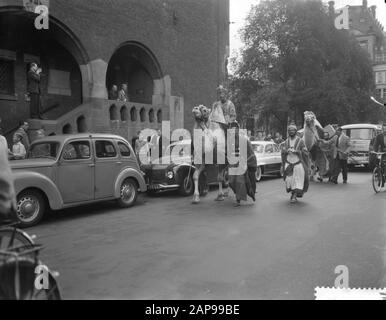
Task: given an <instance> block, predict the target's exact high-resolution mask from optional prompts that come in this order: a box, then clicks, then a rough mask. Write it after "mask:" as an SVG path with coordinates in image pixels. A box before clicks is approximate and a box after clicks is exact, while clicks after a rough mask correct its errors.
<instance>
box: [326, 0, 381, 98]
mask: <svg viewBox="0 0 386 320" xmlns="http://www.w3.org/2000/svg"><path fill="white" fill-rule="evenodd" d="M329 5H330V7H332V8H333V6H334V2H333V1H330V2H329ZM383 29H384V27H383V25H382V24H381V22H380V21H379V20H378V19H377V16H376V6H371V7H368V3H367V0H363V1H362V5H361V6H349V31H350V32H351V33H352V34H353V35H354V36H355V37H356V39H357V40H358V42H359V45H360V46H361V47H362V48H363V49H365V50H366V51H367V52H368V54H369V57H370V60H371V61H372V63H373V70H374V78H375V86H376V90H375V96H376V99H377V100H378V101H380V102H383V103H386V32H384V30H383Z"/></svg>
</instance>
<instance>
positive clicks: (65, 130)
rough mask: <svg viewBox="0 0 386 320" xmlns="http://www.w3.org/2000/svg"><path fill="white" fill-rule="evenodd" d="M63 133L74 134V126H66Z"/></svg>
mask: <svg viewBox="0 0 386 320" xmlns="http://www.w3.org/2000/svg"><path fill="white" fill-rule="evenodd" d="M62 133H63V134H72V133H73V130H72V125H71V124H70V123H67V124H65V125H64V126H63V128H62Z"/></svg>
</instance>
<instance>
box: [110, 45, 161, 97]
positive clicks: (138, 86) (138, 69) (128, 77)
mask: <svg viewBox="0 0 386 320" xmlns="http://www.w3.org/2000/svg"><path fill="white" fill-rule="evenodd" d="M162 79H163V73H162V70H161V66H160V64H159V62H158V60H157V58H156V57H155V55H154V54H153V53H152V51H151V50H150V49H149V48H147V47H146V46H145V45H143V44H141V43H139V42H135V41H128V42H125V43H122V44H121V45H120V46H118V48H117V49H116V50H115V51H114V53H113V54H112V56H111V58H110V61H109V63H108V66H107V72H106V88H111V86H112V85H113V84H115V85H118V86H120V85H121V84H122V83H127V84H128V95H129V100H130V101H133V102H138V103H146V104H151V103H152V99H153V95H154V94H155V93H156V92H158V91H160V88H159V82H160V80H162Z"/></svg>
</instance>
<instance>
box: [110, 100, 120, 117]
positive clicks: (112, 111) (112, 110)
mask: <svg viewBox="0 0 386 320" xmlns="http://www.w3.org/2000/svg"><path fill="white" fill-rule="evenodd" d="M109 113H110V120H111V121H114V120H119V112H118V108H117V106H116V105H115V104H113V105H111V106H110V109H109Z"/></svg>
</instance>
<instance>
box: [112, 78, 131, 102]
mask: <svg viewBox="0 0 386 320" xmlns="http://www.w3.org/2000/svg"><path fill="white" fill-rule="evenodd" d="M109 100H117V101H123V102H126V101H129V94H128V92H127V83H123V84H121V85H120V87H119V90H118V86H117V85H116V84H113V85H112V86H111V88H110V90H109Z"/></svg>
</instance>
